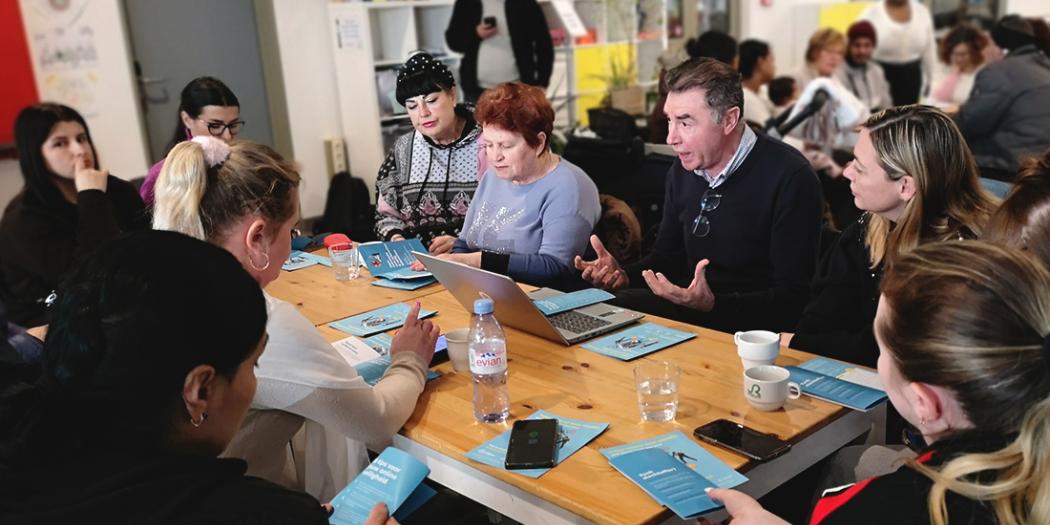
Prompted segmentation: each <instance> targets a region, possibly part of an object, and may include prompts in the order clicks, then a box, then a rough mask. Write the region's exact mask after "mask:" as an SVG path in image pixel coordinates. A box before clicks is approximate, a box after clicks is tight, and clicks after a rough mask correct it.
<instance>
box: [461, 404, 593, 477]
mask: <svg viewBox="0 0 1050 525" xmlns="http://www.w3.org/2000/svg"><path fill="white" fill-rule="evenodd" d="M526 419H557V420H558V438H557V444H558V448H557V450H556V451H555V454H554V455H555V460H554V465H555V466H558V465H559V464H561V462H562V461H564V460H566V459H567V458H568V457H569V456H571V455H573V454H574V453H575V452H576V451H577V450H580V449H581V448H583V447H584V445H586V444H587V443H590V441H591V440H592V439H594V438H596V437H598V435H599V434H601V433H602V432H605V429H606V428H609V424H608V423H592V422H590V421H582V420H579V419H570V418H567V417H561V416H559V415H556V414H552V413H550V412H547V411H546V410H537V411H536V412H534V413H533V414H532V415H531V416H529V417H527V418H526ZM510 432H511V431H510V430H508V431H506V432H504V433H502V434H500V435H499V436H496V437H495V438H493V439H491V440H489V441H487V442H485V443H482V444H481V445H479V446H478V447H477V448H475V449H474V450H471V451H470V452H467V458H469V459H472V460H474V461H477V462H478V463H483V464H485V465H488V466H490V467H496V468H499V469H503V468H505V467H504V461H505V460H506V459H507V446H508V445H509V444H510ZM549 470H550V469H549V468H535V469H520V470H511V471H509V472H513V473H515V474H521V475H523V476H528V477H530V478H538V477H540V476H542V475H544V474H546V473H547V471H549Z"/></svg>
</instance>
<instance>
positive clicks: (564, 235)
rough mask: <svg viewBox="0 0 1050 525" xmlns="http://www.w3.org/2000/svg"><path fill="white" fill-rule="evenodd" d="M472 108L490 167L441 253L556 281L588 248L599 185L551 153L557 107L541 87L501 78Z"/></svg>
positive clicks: (533, 280)
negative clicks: (450, 246) (458, 228)
mask: <svg viewBox="0 0 1050 525" xmlns="http://www.w3.org/2000/svg"><path fill="white" fill-rule="evenodd" d="M476 114H477V118H478V122H481V125H482V126H483V128H484V130H485V131H484V140H485V154H486V155H487V157H488V163H489V170H488V174H487V175H486V176H485V177H484V178H483V179H481V184H480V185H479V186H478V192H477V196H476V198H475V199H474V202H473V203H472V204H471V206H470V210H469V211H468V212H467V217H466V220H465V222H464V224H463V232H462V233H461V234H460V236H459V239H457V240H456V245H455V247H453V249H452V252H453V253H451V254H448V255H445V256H444V257H446V258H448V259H451V260H453V261H456V262H460V263H463V264H467V265H470V266H473V267H475V268H481V269H484V270H489V271H491V272H496V273H502V274H504V275H507V276H510V277H511V278H513V279H514V280H516V281H521V282H526V283H529V284H535V285H539V286H542V285H548V284H551V283H554V282H556V281H557V280H559V279H560V278H561V277H562V276H563V275H564V274H566V273H568V272H570V271H571V268H572V267H573V266H572V264H573V258H574V257H575V256H577V255H582V254H583V252H584V250H585V249H586V248H587V240H588V237H589V235H590V234H591V232H592V231H593V230H594V226H595V224H597V222H598V217H599V216H600V214H601V206H600V205H599V203H598V190H597V188H596V187H595V186H594V182H592V181H591V179H590V177H588V176H587V174H586V173H584V172H583V170H581V169H580V168H579V167H577V166H576V165H574V164H572V163H570V162H569V161H567V160H565V159H563V158H561V157H559V156H558V155H556V154H554V153H552V152H551V149H550V136H551V130H552V129H553V126H554V109H553V108H552V107H551V105H550V102H548V101H547V97H546V95H545V94H544V92H543V90H542V89H540V88H537V87H534V86H528V85H525V84H522V83H520V82H513V83H509V84H500V85H498V86H496V87H494V88H492V89H490V90H487V91H485V93H484V94H483V95H482V96H481V100H479V101H478V109H477V113H476Z"/></svg>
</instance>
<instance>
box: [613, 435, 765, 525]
mask: <svg viewBox="0 0 1050 525" xmlns="http://www.w3.org/2000/svg"><path fill="white" fill-rule="evenodd" d="M650 449H652V450H658V451H660V452H661V454H662V455H666V456H667V457H669V458H671V459H672V460H673V461H675V462H677V463H679V464H681V465H684V466H686V467H688V468H689V469H691V470H694V471H696V473H697V474H700V476H701V477H702V478H703V479H704V480H705V481H706V483H708V484H709V485H714V486H716V487H721V488H730V487H735V486H737V485H740V484H742V483H744V482H746V481H747V478H746V477H744V475H743V474H741V473H739V472H737V471H735V470H733V469H731V468H729V465H726V464H725V463H722V462H721V461H720V460H719V459H718V458H716V457H714V456H712V455H711V453H710V452H708V451H706V450H704V448H703V447H701V446H700V445H699V444H698V443H697V442H696V441H694V440H692V439H690V438H688V437H686V435H685V434H683V433H681V432H678V431H675V432H669V433H667V434H664V435H662V436H657V437H654V438H650V439H645V440H642V441H635V442H634V443H628V444H626V445H620V446H618V447H610V448H603V449H602V450H601V453H602V455H603V456H605V457H606V459H608V460H609V463H611V464H612V466H613V467H614V468H616V470H618V471H620V473H621V474H623V475H625V476H627V477H628V478H630V479H631V480H632V481H635V483H638V481H636V477H639V476H641V474H642V473H644V472H647V471H649V470H651V469H652V466H651V465H649V464H648V463H646V462H645V461H648V460H650V459H653V458H655V457H658V456H655V455H650V456H645V457H642V456H633V455H632V456H631V457H629V458H627V459H618V458H620V457H621V456H625V455H629V454H633V453H636V452H638V451H641V450H650ZM659 457H660V458H661V459H660V461H661V462H663V459H662V456H659ZM639 460H641V461H639ZM660 470H663V469H660ZM654 472H657V473H659V470H657V471H654ZM675 472H676V473H677V474H682V471H675ZM667 474H670V473H667ZM657 478H658V479H657V481H660V483H656V484H655V485H654V486H646V485H643V484H641V483H639V486H641V487H642V489H643V490H645V491H646V492H647V493H648V494H649V495H650V496H651V497H652V498H653V499H655V500H656V501H657V502H659V503H660V504H661V505H666V506H667V507H668V508H670V509H671V510H672V511H674V512H675V514H678V512H679V510H682V509H683V508H684V509H687V510H682V511H683V512H686V511H688V512H693V509H696V508H703V510H699V511H697V512H699V513H704V512H708V511H711V510H714V509H717V508H719V507H721V505H720V504H718V503H715V502H714V501H712V500H711V499H710V498H708V497H707V494H705V493H704V489H703V487H702V486H700V482H696V481H695V480H693V481H691V482H689V484H679V483H680V481H676V478H675V477H673V476H657ZM650 480H653V478H652V475H651V474H650ZM693 483H696V484H695V485H694V484H693ZM705 486H707V485H705ZM696 487H699V493H698V494H696V496H697V497H696V498H695V499H694V498H691V497H690V498H689V499H683V498H685V496H686V494H684V491H690V494H688V495H689V496H694V495H693V494H692V493H691V491H692V490H693V489H694V488H696ZM655 488H658V489H659V490H655ZM679 491H682V492H683V493H679ZM672 496H673V498H672ZM672 501H678V502H680V503H681V504H682V505H683V506H680V507H679V508H678V510H676V509H675V507H672V506H671V504H670V502H672ZM676 505H678V503H676ZM685 505H687V506H685ZM678 515H679V516H680V517H682V518H683V519H684V518H688V517H690V516H692V514H690V515H682V514H678Z"/></svg>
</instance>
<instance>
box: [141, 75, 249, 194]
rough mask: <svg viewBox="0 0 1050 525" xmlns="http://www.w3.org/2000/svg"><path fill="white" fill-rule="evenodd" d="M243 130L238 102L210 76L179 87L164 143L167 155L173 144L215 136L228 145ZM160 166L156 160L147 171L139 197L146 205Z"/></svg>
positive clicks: (162, 164)
mask: <svg viewBox="0 0 1050 525" xmlns="http://www.w3.org/2000/svg"><path fill="white" fill-rule="evenodd" d="M243 128H244V121H243V120H241V103H240V101H238V100H237V95H234V94H233V91H231V90H230V88H228V87H226V84H223V83H222V81H221V80H219V79H217V78H214V77H198V78H195V79H193V80H191V81H190V83H189V84H186V87H184V88H182V94H181V95H180V96H179V114H178V115H177V117H176V119H175V133H174V134H173V135H172V137H171V141H169V142H168V148H167V151H165V152H164V155H165V156H167V154H168V152H169V151H171V148H174V147H175V145H176V144H178V143H180V142H182V141H184V140H190V139H191V138H193V137H207V136H212V137H218V138H220V139H222V140H224V141H226V142H230V141H232V140H233V139H234V137H236V136H237V134H238V133H240V132H241V129H243ZM163 167H164V159H160V160H159V161H157V163H156V164H154V165H153V167H151V168H150V169H149V173H147V174H146V180H145V181H144V182H143V183H142V187H141V188H139V195H141V196H142V200H143V201H144V202H145V203H146V205H147V206H152V205H153V185H154V184H156V182H157V176H158V175H160V170H161V169H162V168H163Z"/></svg>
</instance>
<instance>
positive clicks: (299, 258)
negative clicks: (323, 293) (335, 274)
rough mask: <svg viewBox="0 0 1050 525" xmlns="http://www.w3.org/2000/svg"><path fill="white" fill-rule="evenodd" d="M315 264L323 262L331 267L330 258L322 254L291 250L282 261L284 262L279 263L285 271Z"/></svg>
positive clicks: (292, 270)
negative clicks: (285, 259) (286, 258)
mask: <svg viewBox="0 0 1050 525" xmlns="http://www.w3.org/2000/svg"><path fill="white" fill-rule="evenodd" d="M315 264H323V265H325V266H328V267H331V266H332V260H331V259H329V258H328V257H325V256H323V255H316V254H313V253H309V252H301V251H299V250H292V253H291V254H289V255H288V260H287V261H284V264H282V265H281V269H282V270H284V271H286V272H294V271H295V270H300V269H302V268H306V267H309V266H313V265H315Z"/></svg>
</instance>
